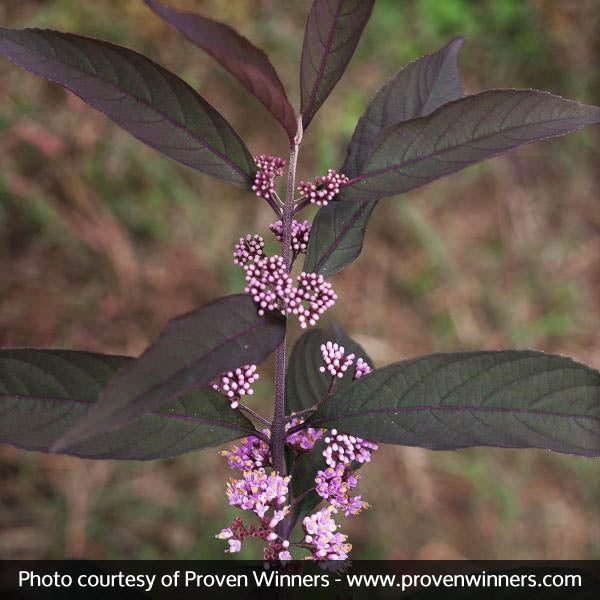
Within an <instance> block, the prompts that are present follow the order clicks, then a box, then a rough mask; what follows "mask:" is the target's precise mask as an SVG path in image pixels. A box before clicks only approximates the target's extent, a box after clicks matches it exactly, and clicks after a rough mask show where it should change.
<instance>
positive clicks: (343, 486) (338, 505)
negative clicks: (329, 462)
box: [315, 463, 369, 516]
mask: <svg viewBox="0 0 600 600" xmlns="http://www.w3.org/2000/svg"><path fill="white" fill-rule="evenodd" d="M358 479H359V477H358V475H356V474H355V473H354V472H353V471H351V470H349V469H347V468H346V467H345V465H343V464H342V463H338V464H337V465H336V467H335V469H334V468H332V467H328V468H327V469H325V470H324V471H318V472H317V476H316V477H315V483H316V484H317V486H316V488H315V490H316V492H317V494H319V496H321V498H325V499H326V500H327V501H328V502H329V504H331V505H332V506H333V507H334V508H335V509H336V510H337V509H340V510H342V511H343V512H344V515H345V516H348V515H357V514H359V513H360V512H361V511H362V510H363V509H365V508H369V505H368V504H367V503H366V502H364V501H363V500H361V496H352V497H350V496H349V495H348V492H349V491H350V490H353V489H354V488H355V487H356V486H357V485H358Z"/></svg>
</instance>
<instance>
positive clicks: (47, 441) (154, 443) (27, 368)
mask: <svg viewBox="0 0 600 600" xmlns="http://www.w3.org/2000/svg"><path fill="white" fill-rule="evenodd" d="M134 361H135V359H133V358H129V357H125V356H111V355H105V354H94V353H92V352H76V351H71V350H34V349H28V348H23V349H4V350H0V441H2V442H5V443H8V444H12V445H14V446H17V447H19V448H23V449H25V450H38V451H40V452H48V451H49V450H50V447H51V446H52V445H53V444H54V443H55V442H56V441H57V440H58V439H59V438H60V437H62V436H63V435H64V433H65V431H67V430H68V429H69V428H70V427H71V426H72V425H73V424H74V423H76V422H77V421H78V420H79V419H80V418H81V417H83V416H84V415H85V414H86V413H87V411H88V410H89V409H90V407H92V406H93V405H94V403H95V402H96V401H97V398H98V396H99V394H100V393H101V391H102V390H103V389H104V388H105V386H106V385H107V383H108V381H109V380H110V378H111V377H113V376H114V375H115V373H117V372H118V371H119V370H121V369H123V368H124V367H127V366H130V365H131V364H132V363H133V362H134ZM253 431H254V427H253V426H252V423H250V422H249V421H248V419H246V418H245V417H244V416H243V415H242V414H240V412H239V411H236V410H232V409H231V408H230V407H229V403H228V402H227V400H226V399H225V398H223V397H222V396H221V395H220V394H218V393H217V392H215V391H213V390H212V389H203V390H197V391H194V392H191V393H189V394H186V395H185V396H183V397H182V398H180V399H179V400H176V401H173V402H171V403H169V404H167V405H165V406H163V407H160V408H159V409H158V410H155V411H153V412H150V413H148V414H146V415H144V416H143V417H141V418H140V419H138V420H137V421H135V422H134V423H133V424H131V425H129V426H127V427H124V428H122V429H119V430H118V431H114V432H111V433H101V434H99V435H96V436H93V437H91V438H90V439H88V440H86V441H84V442H81V443H78V444H75V445H74V446H71V447H69V449H68V450H67V451H66V453H67V454H72V455H75V456H81V457H84V458H115V459H135V460H149V459H156V458H168V457H171V456H176V455H178V454H183V453H184V452H190V451H191V450H200V449H202V448H209V447H211V446H218V445H220V444H223V443H225V442H228V441H230V440H234V439H236V438H239V437H243V436H246V435H251V434H252V432H253Z"/></svg>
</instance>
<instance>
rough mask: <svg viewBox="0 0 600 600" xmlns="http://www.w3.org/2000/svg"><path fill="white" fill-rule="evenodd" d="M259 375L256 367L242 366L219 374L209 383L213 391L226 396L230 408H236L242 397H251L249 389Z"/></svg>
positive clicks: (251, 390) (252, 392)
mask: <svg viewBox="0 0 600 600" xmlns="http://www.w3.org/2000/svg"><path fill="white" fill-rule="evenodd" d="M258 378H259V374H258V373H257V372H256V365H244V366H243V367H239V368H237V369H235V371H227V372H226V373H221V375H219V377H218V378H217V379H216V380H214V381H211V386H212V388H213V390H216V391H217V392H220V393H221V394H223V395H224V396H226V397H227V398H228V399H229V401H230V402H231V408H237V407H238V406H239V404H240V401H241V399H242V396H252V394H254V390H253V389H252V388H251V387H250V386H251V385H252V384H253V383H254V382H255V381H256V380H257V379H258Z"/></svg>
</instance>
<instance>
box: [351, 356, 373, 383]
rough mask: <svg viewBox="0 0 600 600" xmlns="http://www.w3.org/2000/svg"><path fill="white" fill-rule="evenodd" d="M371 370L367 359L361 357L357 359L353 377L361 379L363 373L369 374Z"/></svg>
mask: <svg viewBox="0 0 600 600" xmlns="http://www.w3.org/2000/svg"><path fill="white" fill-rule="evenodd" d="M370 372H371V367H370V366H369V365H368V364H367V362H366V361H365V360H363V359H362V358H359V359H358V360H357V361H356V367H355V369H354V377H353V379H360V378H361V377H362V376H363V375H367V374H368V373H370Z"/></svg>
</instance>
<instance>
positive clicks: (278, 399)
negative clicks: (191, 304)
mask: <svg viewBox="0 0 600 600" xmlns="http://www.w3.org/2000/svg"><path fill="white" fill-rule="evenodd" d="M297 122H298V129H297V133H296V137H295V138H294V142H293V144H292V145H291V147H290V160H289V166H288V178H287V193H286V198H285V203H284V205H283V215H282V223H283V226H282V229H283V232H282V233H283V235H282V241H281V245H282V251H281V254H282V257H283V261H284V263H285V267H286V270H287V272H288V274H289V272H290V269H291V265H292V222H293V220H294V189H295V184H296V166H297V163H298V148H299V147H300V142H301V141H302V116H301V115H300V116H298V121H297ZM285 342H286V339H285V336H284V338H283V341H282V342H281V344H279V346H278V347H277V350H276V353H275V405H274V407H273V421H272V422H271V457H272V459H273V469H274V470H275V471H277V472H278V473H279V474H280V475H284V474H285V464H284V446H285ZM279 525H281V527H278V529H279V530H280V531H283V526H284V523H283V522H282V523H280V524H279Z"/></svg>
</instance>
